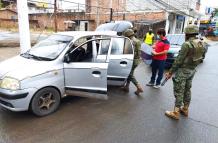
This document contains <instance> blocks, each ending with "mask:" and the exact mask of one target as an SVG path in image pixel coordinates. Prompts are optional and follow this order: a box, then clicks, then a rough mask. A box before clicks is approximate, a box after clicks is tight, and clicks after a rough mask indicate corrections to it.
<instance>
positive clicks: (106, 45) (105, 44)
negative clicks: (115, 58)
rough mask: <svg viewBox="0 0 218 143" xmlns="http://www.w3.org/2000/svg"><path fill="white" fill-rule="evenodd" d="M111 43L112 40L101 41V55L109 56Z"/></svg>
mask: <svg viewBox="0 0 218 143" xmlns="http://www.w3.org/2000/svg"><path fill="white" fill-rule="evenodd" d="M110 42H111V40H101V41H99V42H98V43H99V47H100V50H99V55H107V54H108V49H109V46H110Z"/></svg>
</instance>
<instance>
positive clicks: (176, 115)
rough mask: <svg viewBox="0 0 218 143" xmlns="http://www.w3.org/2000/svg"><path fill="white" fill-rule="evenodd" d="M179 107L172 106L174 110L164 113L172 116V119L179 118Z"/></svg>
mask: <svg viewBox="0 0 218 143" xmlns="http://www.w3.org/2000/svg"><path fill="white" fill-rule="evenodd" d="M179 114H180V113H179V108H178V107H174V111H166V112H165V115H166V116H168V117H170V118H172V119H175V120H179Z"/></svg>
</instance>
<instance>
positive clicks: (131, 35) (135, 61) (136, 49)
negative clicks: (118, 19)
mask: <svg viewBox="0 0 218 143" xmlns="http://www.w3.org/2000/svg"><path fill="white" fill-rule="evenodd" d="M134 34H135V33H134V31H133V30H132V29H127V30H126V31H125V32H124V36H126V37H128V38H130V39H131V40H132V43H133V46H134V59H133V65H132V69H131V72H130V74H129V76H128V78H127V82H126V85H125V86H124V87H123V88H124V90H125V91H127V92H128V91H129V84H130V81H132V83H133V84H134V85H135V86H136V87H137V90H136V91H135V94H136V95H140V93H141V92H143V89H142V87H141V86H140V85H139V83H138V81H137V80H136V79H135V76H134V71H135V69H136V67H137V66H138V65H139V63H140V53H141V52H140V48H141V42H140V41H139V40H138V39H137V38H135V37H134Z"/></svg>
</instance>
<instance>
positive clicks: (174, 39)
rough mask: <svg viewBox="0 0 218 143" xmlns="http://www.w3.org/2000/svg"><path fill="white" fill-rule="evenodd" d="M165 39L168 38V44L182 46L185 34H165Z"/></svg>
mask: <svg viewBox="0 0 218 143" xmlns="http://www.w3.org/2000/svg"><path fill="white" fill-rule="evenodd" d="M167 39H168V40H169V42H170V45H179V46H182V44H183V43H184V42H185V34H170V35H167Z"/></svg>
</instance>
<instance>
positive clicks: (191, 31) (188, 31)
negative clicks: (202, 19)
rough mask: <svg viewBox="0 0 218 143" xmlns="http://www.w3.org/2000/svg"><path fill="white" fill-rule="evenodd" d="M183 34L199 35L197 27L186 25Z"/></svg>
mask: <svg viewBox="0 0 218 143" xmlns="http://www.w3.org/2000/svg"><path fill="white" fill-rule="evenodd" d="M184 32H185V34H198V33H199V28H198V26H197V25H188V26H187V27H186V28H185V31H184Z"/></svg>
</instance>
